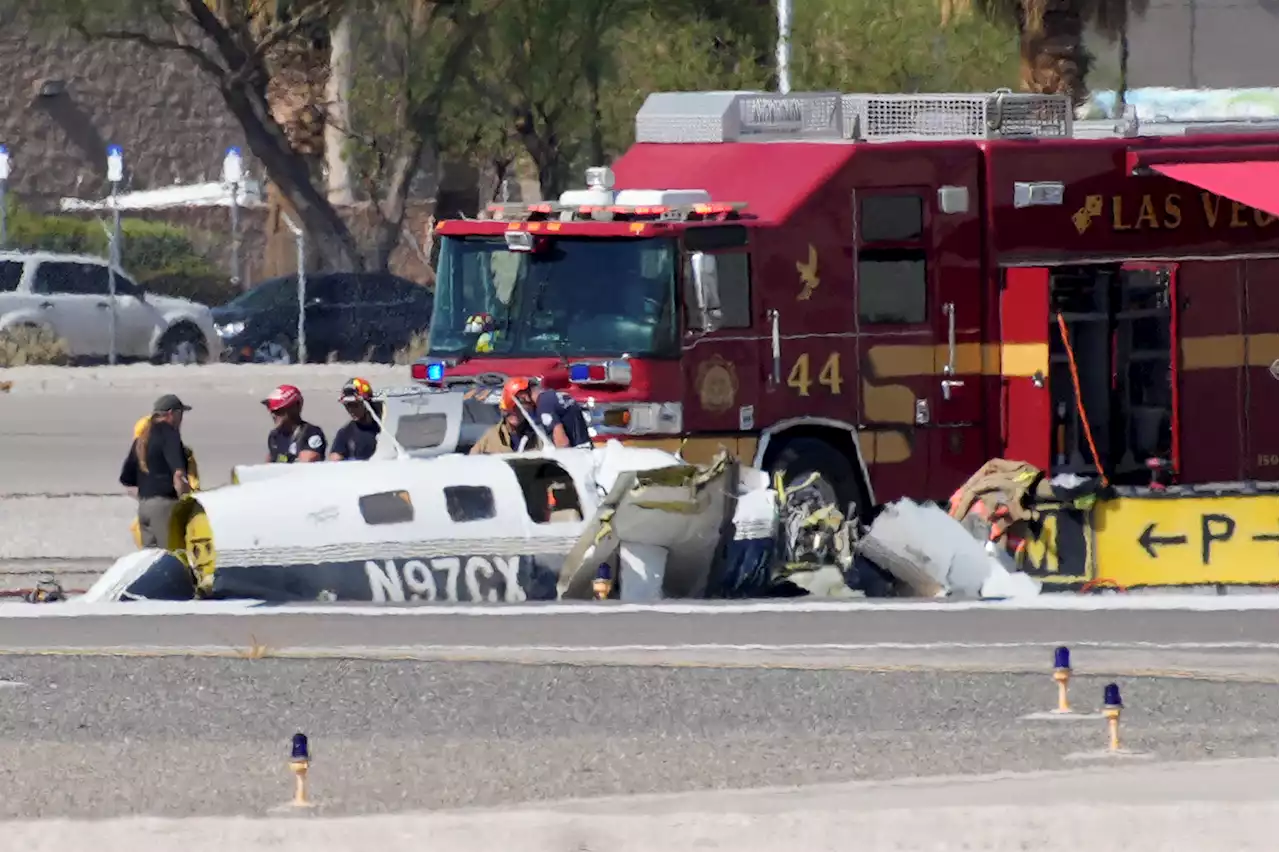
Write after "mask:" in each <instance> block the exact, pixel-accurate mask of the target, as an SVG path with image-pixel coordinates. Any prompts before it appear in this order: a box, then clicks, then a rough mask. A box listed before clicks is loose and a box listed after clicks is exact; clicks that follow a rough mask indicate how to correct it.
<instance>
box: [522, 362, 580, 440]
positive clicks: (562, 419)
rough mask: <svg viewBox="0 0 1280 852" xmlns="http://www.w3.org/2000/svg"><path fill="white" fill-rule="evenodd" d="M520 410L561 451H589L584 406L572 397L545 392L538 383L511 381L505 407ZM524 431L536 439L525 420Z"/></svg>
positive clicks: (554, 392)
mask: <svg viewBox="0 0 1280 852" xmlns="http://www.w3.org/2000/svg"><path fill="white" fill-rule="evenodd" d="M517 405H518V406H520V407H521V408H523V409H524V411H525V412H526V413H527V414H529V415H530V416H531V417H532V418H533V419H534V421H535V422H536V423H537V424H538V426H539V427H540V428H541V429H542V431H543V432H545V433H546V434H547V437H549V438H550V439H551V442H552V443H553V444H555V445H556V446H557V447H562V448H563V447H589V446H591V433H590V432H589V431H588V430H587V418H586V415H585V414H583V411H582V406H580V405H578V402H577V400H575V399H574V398H573V397H571V396H569V395H568V394H563V393H558V392H557V391H554V390H547V389H543V388H541V387H540V386H539V383H538V381H537V380H536V379H528V378H519V377H517V378H513V379H508V380H507V383H506V384H505V385H504V386H503V388H502V407H503V408H504V410H512V411H515V412H516V414H519V411H516V406H517ZM520 431H521V432H526V433H528V436H529V437H530V438H532V437H533V434H534V433H533V429H532V428H530V427H529V424H528V423H527V422H525V421H524V418H523V417H521V422H520Z"/></svg>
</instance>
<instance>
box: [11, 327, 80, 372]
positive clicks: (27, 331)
mask: <svg viewBox="0 0 1280 852" xmlns="http://www.w3.org/2000/svg"><path fill="white" fill-rule="evenodd" d="M69 363H71V354H70V351H69V350H68V349H67V342H66V341H65V340H62V339H61V338H59V337H57V336H56V335H54V333H53V332H51V331H49V330H48V329H46V328H37V327H36V326H32V325H19V326H14V327H13V328H9V329H5V330H4V331H0V367H29V366H35V365H38V364H51V365H54V366H64V365H66V364H69Z"/></svg>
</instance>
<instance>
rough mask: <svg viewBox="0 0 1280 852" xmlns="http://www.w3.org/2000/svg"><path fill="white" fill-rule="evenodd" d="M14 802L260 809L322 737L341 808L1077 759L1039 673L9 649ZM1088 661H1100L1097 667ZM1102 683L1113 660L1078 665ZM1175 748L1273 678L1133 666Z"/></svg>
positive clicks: (1198, 747) (1261, 745)
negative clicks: (109, 654)
mask: <svg viewBox="0 0 1280 852" xmlns="http://www.w3.org/2000/svg"><path fill="white" fill-rule="evenodd" d="M0 681H8V682H10V683H11V684H12V683H17V684H22V685H9V686H0V708H3V712H2V713H0V819H13V818H19V817H21V818H25V819H31V818H49V817H62V816H67V817H95V818H99V817H109V816H110V817H114V816H121V815H128V814H147V815H157V816H199V815H224V814H225V815H230V814H240V815H260V814H264V813H266V812H268V811H269V810H270V809H271V808H272V807H274V806H276V805H278V804H280V803H282V802H283V801H285V800H287V798H288V796H289V794H290V789H291V788H290V779H289V777H288V773H287V768H286V766H285V757H286V750H287V746H288V739H289V736H290V735H291V734H292V733H293V732H294V731H295V730H301V731H304V732H306V733H307V734H309V735H310V737H311V738H312V743H313V751H314V760H315V762H314V767H313V771H312V777H313V783H314V793H315V796H316V798H317V800H318V801H319V802H320V803H321V804H322V806H323V807H322V808H321V810H322V811H323V813H325V814H328V815H345V814H373V813H389V812H404V811H411V810H421V809H428V808H442V807H459V806H467V807H470V806H492V805H509V804H512V803H516V802H522V801H530V800H547V799H561V798H567V797H571V796H584V795H608V794H625V793H646V792H670V791H679V790H695V789H707V788H718V787H744V786H763V785H784V784H804V783H816V782H824V781H844V780H854V779H862V778H871V779H874V778H890V777H901V776H916V775H939V774H971V773H989V772H997V771H1020V770H1044V769H1063V768H1072V767H1073V766H1074V765H1076V764H1073V763H1072V762H1070V761H1065V760H1064V757H1065V756H1066V755H1068V754H1070V753H1076V752H1082V751H1092V750H1096V749H1100V748H1102V747H1103V746H1104V745H1105V729H1104V723H1102V722H1100V721H1089V722H1083V721H1077V722H1056V721H1055V722H1028V721H1019V720H1018V719H1017V718H1016V717H1017V716H1019V715H1021V714H1024V713H1027V712H1030V711H1034V710H1042V709H1048V707H1049V706H1051V704H1052V701H1053V685H1052V683H1051V682H1049V681H1048V678H1046V677H1044V676H1036V677H1033V676H1022V675H968V674H942V673H936V674H926V673H894V674H867V673H852V672H804V671H787V670H765V669H756V670H717V669H653V668H649V669H644V668H633V669H608V668H588V667H571V666H512V665H499V664H444V663H417V664H414V663H390V662H387V663H375V662H351V661H342V662H340V661H300V660H299V661H289V660H269V659H268V660H221V659H217V660H215V659H139V658H132V659H123V658H94V659H88V658H76V657H0ZM1095 681H1096V682H1095ZM1072 685H1073V689H1076V688H1079V689H1081V690H1082V694H1087V695H1093V694H1096V693H1097V692H1098V691H1100V688H1101V681H1097V679H1091V678H1086V677H1079V678H1076V679H1075V680H1073V684H1072ZM1123 688H1124V691H1125V695H1124V697H1125V701H1126V704H1127V706H1128V710H1127V711H1126V714H1125V717H1124V736H1125V740H1126V743H1127V744H1128V745H1129V746H1131V747H1132V748H1135V749H1139V750H1142V751H1144V752H1149V753H1152V754H1153V755H1154V756H1155V757H1157V758H1159V759H1161V760H1186V759H1204V758H1232V757H1273V756H1275V755H1276V754H1277V694H1278V693H1277V687H1276V686H1275V685H1254V684H1215V683H1205V682H1196V681H1190V680H1173V679H1134V680H1126V681H1125V682H1124V683H1123Z"/></svg>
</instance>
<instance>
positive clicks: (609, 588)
mask: <svg viewBox="0 0 1280 852" xmlns="http://www.w3.org/2000/svg"><path fill="white" fill-rule="evenodd" d="M591 591H592V593H593V594H594V595H595V597H596V600H598V601H603V600H608V598H609V595H610V594H611V593H612V592H613V571H612V570H611V569H610V568H609V563H608V562H601V563H600V567H599V568H597V569H596V578H595V580H593V581H592V583H591Z"/></svg>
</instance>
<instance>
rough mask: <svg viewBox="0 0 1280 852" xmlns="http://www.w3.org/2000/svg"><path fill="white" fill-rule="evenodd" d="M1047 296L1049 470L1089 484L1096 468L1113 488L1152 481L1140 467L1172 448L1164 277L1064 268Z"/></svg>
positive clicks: (1152, 271) (1157, 269) (1169, 300)
mask: <svg viewBox="0 0 1280 852" xmlns="http://www.w3.org/2000/svg"><path fill="white" fill-rule="evenodd" d="M1049 288H1050V292H1049V311H1050V314H1049V316H1048V317H1046V318H1045V322H1046V323H1048V329H1047V332H1048V335H1047V336H1048V340H1049V393H1050V398H1051V412H1052V414H1051V423H1052V429H1053V435H1052V437H1051V440H1050V446H1051V447H1052V450H1053V462H1052V467H1051V470H1052V471H1053V472H1054V473H1064V472H1069V473H1077V474H1080V475H1084V476H1089V475H1096V474H1097V472H1098V471H1097V465H1098V464H1100V465H1101V467H1102V471H1103V472H1104V473H1105V474H1106V475H1107V477H1108V478H1109V479H1110V480H1111V481H1112V482H1114V483H1116V484H1141V483H1144V482H1147V481H1149V479H1150V474H1149V469H1148V467H1147V460H1148V459H1152V458H1158V459H1165V460H1172V458H1173V454H1174V449H1175V447H1174V420H1175V399H1174V397H1175V390H1174V388H1175V384H1176V383H1175V378H1174V370H1175V365H1174V358H1173V354H1174V349H1173V337H1172V328H1173V323H1172V320H1173V312H1172V310H1171V306H1172V304H1173V276H1172V275H1171V273H1170V269H1169V268H1168V267H1167V266H1161V265H1126V264H1098V265H1091V266H1064V267H1058V268H1055V269H1053V270H1052V271H1051V272H1050V276H1049ZM1064 330H1065V332H1066V334H1065V338H1066V339H1065V341H1064V339H1063V331H1064ZM1072 356H1074V361H1075V370H1074V372H1075V376H1073V375H1072V372H1073V371H1072V363H1071V362H1072ZM1077 383H1078V385H1079V398H1078V399H1077V396H1076V386H1077ZM1082 410H1083V412H1084V414H1085V416H1086V417H1087V418H1088V424H1089V429H1088V430H1086V429H1085V428H1084V423H1085V421H1084V419H1083V418H1082V417H1081V411H1082ZM1090 439H1092V441H1093V448H1091V447H1090V445H1089V444H1090ZM1095 450H1096V453H1097V457H1096V459H1095V457H1094V451H1095Z"/></svg>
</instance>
